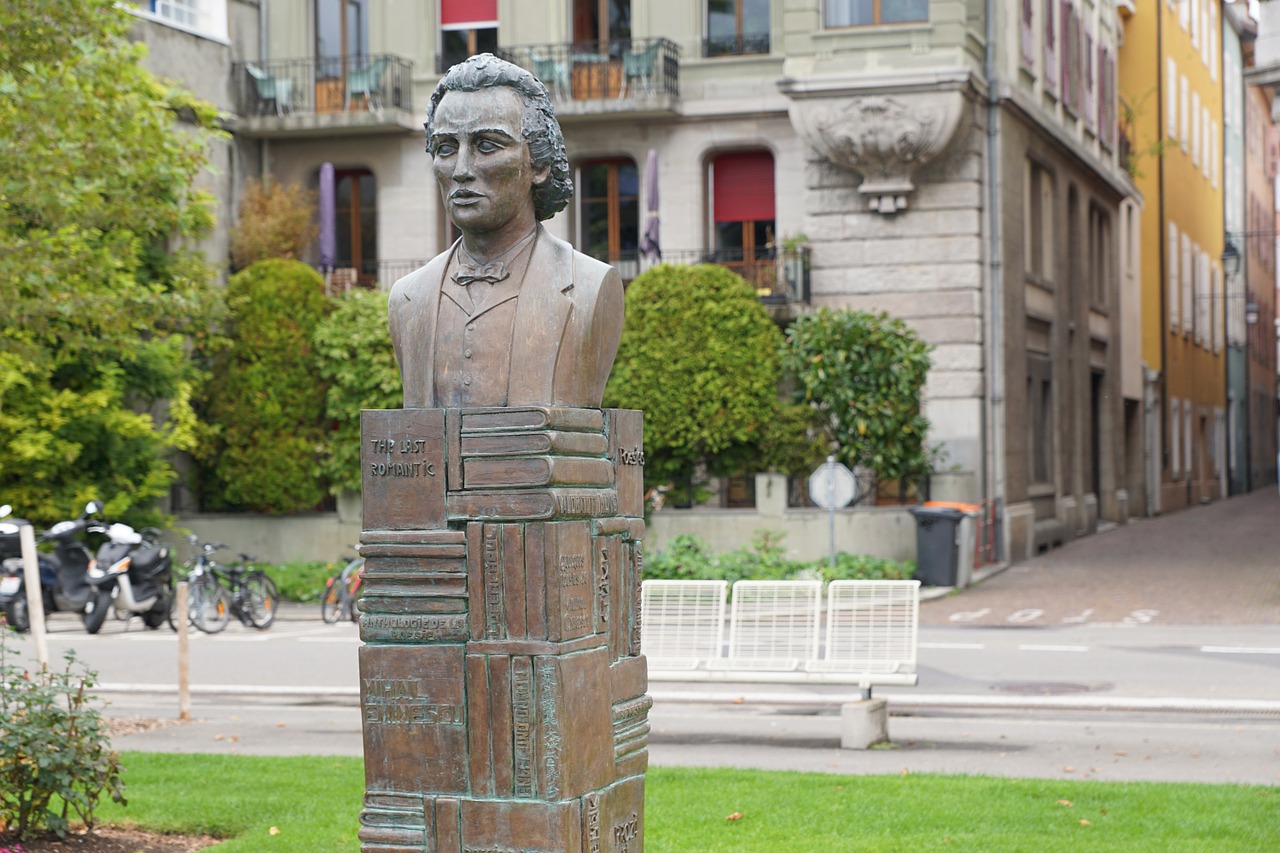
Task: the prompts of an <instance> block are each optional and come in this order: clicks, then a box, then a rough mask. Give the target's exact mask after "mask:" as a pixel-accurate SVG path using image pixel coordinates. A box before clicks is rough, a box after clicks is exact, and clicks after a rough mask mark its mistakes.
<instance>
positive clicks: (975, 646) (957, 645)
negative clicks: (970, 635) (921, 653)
mask: <svg viewBox="0 0 1280 853" xmlns="http://www.w3.org/2000/svg"><path fill="white" fill-rule="evenodd" d="M986 647H987V646H986V644H985V643H916V648H917V649H985V648H986Z"/></svg>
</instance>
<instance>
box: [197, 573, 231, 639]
mask: <svg viewBox="0 0 1280 853" xmlns="http://www.w3.org/2000/svg"><path fill="white" fill-rule="evenodd" d="M187 611H188V613H189V614H190V618H191V624H192V625H195V626H196V627H197V628H199V629H200V630H201V631H204V632H205V633H206V634H216V633H218V632H219V631H221V630H222V629H223V628H225V627H227V623H228V622H230V621H231V599H230V597H229V596H228V595H227V591H226V590H225V589H223V588H222V585H221V584H219V583H218V582H217V581H214V580H212V579H210V578H201V579H200V580H198V581H195V582H194V583H192V584H191V585H190V586H189V587H188V588H187Z"/></svg>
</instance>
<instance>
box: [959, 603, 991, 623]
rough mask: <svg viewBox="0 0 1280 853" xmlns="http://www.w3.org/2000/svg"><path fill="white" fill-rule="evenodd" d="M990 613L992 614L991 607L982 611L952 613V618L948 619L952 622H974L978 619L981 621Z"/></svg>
mask: <svg viewBox="0 0 1280 853" xmlns="http://www.w3.org/2000/svg"><path fill="white" fill-rule="evenodd" d="M990 612H991V608H990V607H984V608H982V609H981V610H969V611H967V612H966V611H962V612H960V613H952V614H951V616H949V617H948V618H949V619H950V620H951V621H952V622H973V621H974V620H976V619H981V618H982V617H983V616H986V615H987V614H988V613H990Z"/></svg>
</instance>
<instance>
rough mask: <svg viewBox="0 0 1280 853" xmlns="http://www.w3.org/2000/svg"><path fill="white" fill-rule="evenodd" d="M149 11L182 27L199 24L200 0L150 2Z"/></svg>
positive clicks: (156, 0)
mask: <svg viewBox="0 0 1280 853" xmlns="http://www.w3.org/2000/svg"><path fill="white" fill-rule="evenodd" d="M151 11H152V12H155V13H156V15H157V16H158V17H161V18H164V19H165V20H168V21H173V22H174V23H175V24H181V25H182V26H184V27H192V28H195V27H196V26H198V25H199V24H200V0H151Z"/></svg>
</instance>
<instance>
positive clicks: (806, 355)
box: [783, 308, 935, 482]
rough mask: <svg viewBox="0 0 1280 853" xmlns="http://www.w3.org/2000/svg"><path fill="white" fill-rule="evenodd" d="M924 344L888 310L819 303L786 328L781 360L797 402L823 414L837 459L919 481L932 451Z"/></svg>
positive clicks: (884, 476)
mask: <svg viewBox="0 0 1280 853" xmlns="http://www.w3.org/2000/svg"><path fill="white" fill-rule="evenodd" d="M930 349H931V348H930V347H929V345H928V344H926V343H925V342H924V341H922V340H920V337H919V336H918V335H917V334H916V333H915V332H914V331H913V330H912V329H911V327H909V326H908V325H907V324H906V323H904V322H903V321H902V320H897V319H893V318H891V317H890V316H889V315H888V314H870V313H867V312H865V311H849V310H841V311H831V310H829V309H826V308H824V309H821V310H820V311H818V313H816V314H808V315H805V316H803V317H801V318H800V319H798V320H796V322H795V323H793V324H792V326H791V328H790V329H788V331H787V346H786V351H785V355H784V358H783V361H784V365H785V368H786V370H787V372H788V374H789V378H790V380H791V382H792V383H793V385H794V389H795V390H794V395H795V399H796V401H797V402H803V403H806V404H808V405H810V406H812V407H813V408H815V409H816V410H818V411H819V412H820V413H821V414H822V415H823V417H824V418H825V419H826V421H827V425H828V427H829V429H830V431H831V435H832V436H833V437H834V439H835V449H834V452H835V454H836V457H837V458H838V459H840V461H842V462H844V463H845V464H847V465H849V466H850V467H855V466H862V467H866V468H870V469H871V470H873V471H875V473H876V475H877V477H878V478H879V479H880V481H881V482H889V481H895V480H901V479H911V480H917V479H919V478H920V477H922V476H924V475H927V474H928V473H929V471H930V469H931V468H932V465H933V457H934V455H935V454H934V453H933V452H932V451H930V450H929V449H927V448H926V447H925V443H924V439H925V433H926V432H927V431H928V429H929V422H928V421H927V420H926V419H925V417H924V415H922V414H921V412H920V395H921V391H922V389H923V387H924V383H925V379H926V378H927V377H928V374H929V365H930V359H929V350H930Z"/></svg>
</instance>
